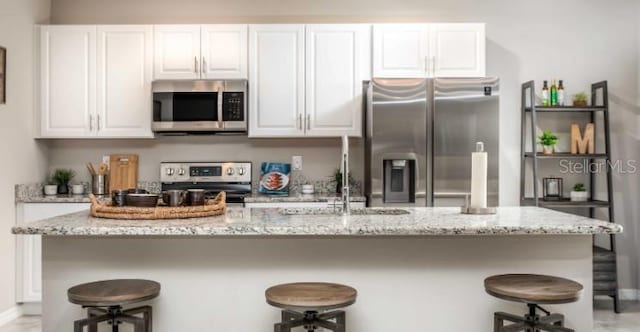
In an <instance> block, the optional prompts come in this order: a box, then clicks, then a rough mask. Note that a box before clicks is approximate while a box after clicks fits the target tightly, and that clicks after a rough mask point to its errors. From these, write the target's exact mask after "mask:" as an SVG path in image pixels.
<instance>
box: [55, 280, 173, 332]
mask: <svg viewBox="0 0 640 332" xmlns="http://www.w3.org/2000/svg"><path fill="white" fill-rule="evenodd" d="M159 294H160V284H159V283H157V282H155V281H152V280H141V279H116V280H103V281H96V282H90V283H86V284H81V285H77V286H74V287H71V288H69V290H68V291H67V297H68V298H69V302H71V303H74V304H78V305H81V306H82V307H83V308H87V318H84V319H80V320H76V321H75V322H74V332H82V331H84V327H88V328H89V332H97V331H98V324H99V323H102V322H107V323H109V324H110V325H111V330H112V331H113V332H118V329H119V325H120V324H122V323H129V324H131V325H133V327H134V331H135V332H152V323H153V318H152V308H151V306H148V305H147V306H141V307H137V308H132V309H127V310H124V309H123V306H124V305H127V304H133V303H138V302H142V301H147V300H151V299H153V298H156V297H157V296H158V295H159ZM138 314H142V318H140V317H136V316H135V315H138Z"/></svg>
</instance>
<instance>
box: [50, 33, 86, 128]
mask: <svg viewBox="0 0 640 332" xmlns="http://www.w3.org/2000/svg"><path fill="white" fill-rule="evenodd" d="M95 83H96V28H95V26H82V25H77V26H63V25H59V26H44V27H41V30H40V137H43V138H73V137H87V136H90V135H95V131H94V129H95V123H94V120H95V119H93V114H95V105H96V96H95V93H96V88H95V87H96V86H95Z"/></svg>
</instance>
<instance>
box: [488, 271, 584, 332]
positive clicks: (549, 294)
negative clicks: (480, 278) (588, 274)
mask: <svg viewBox="0 0 640 332" xmlns="http://www.w3.org/2000/svg"><path fill="white" fill-rule="evenodd" d="M484 287H485V290H486V292H487V293H488V294H490V295H492V296H495V297H497V298H500V299H503V300H507V301H513V302H522V303H525V304H526V305H527V306H528V307H529V313H528V314H526V315H524V317H521V316H516V315H512V314H508V313H504V312H496V313H495V314H494V332H501V331H557V332H571V331H573V330H571V329H568V328H565V327H564V316H563V315H561V314H555V313H554V314H552V313H550V312H549V311H547V310H545V309H544V308H542V307H541V306H540V304H564V303H571V302H575V301H577V300H578V299H579V298H580V293H581V292H582V289H583V286H582V285H581V284H579V283H577V282H575V281H573V280H569V279H565V278H560V277H554V276H547V275H539V274H502V275H496V276H491V277H488V278H487V279H485V281H484ZM538 310H540V311H542V312H543V313H545V315H544V316H541V315H539V314H538ZM504 321H509V322H512V323H513V324H511V325H508V326H504Z"/></svg>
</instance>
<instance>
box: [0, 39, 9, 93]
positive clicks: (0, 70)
mask: <svg viewBox="0 0 640 332" xmlns="http://www.w3.org/2000/svg"><path fill="white" fill-rule="evenodd" d="M6 102H7V49H6V48H4V47H2V46H0V104H4V103H6Z"/></svg>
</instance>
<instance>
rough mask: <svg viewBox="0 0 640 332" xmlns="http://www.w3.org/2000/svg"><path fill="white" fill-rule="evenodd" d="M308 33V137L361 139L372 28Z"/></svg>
mask: <svg viewBox="0 0 640 332" xmlns="http://www.w3.org/2000/svg"><path fill="white" fill-rule="evenodd" d="M306 30H307V31H306V32H307V33H306V71H305V75H306V85H305V86H306V95H305V98H306V119H305V121H304V122H305V126H306V135H307V136H325V137H329V136H333V137H335V136H342V135H349V136H358V137H359V136H362V108H363V101H362V95H363V92H362V81H363V79H366V78H367V77H368V76H369V75H367V72H368V69H367V68H368V67H369V66H370V61H368V59H369V58H370V57H371V52H370V49H371V45H370V42H369V41H370V39H371V34H370V31H371V26H369V25H363V24H342V25H341V24H321V25H307V27H306Z"/></svg>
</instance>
